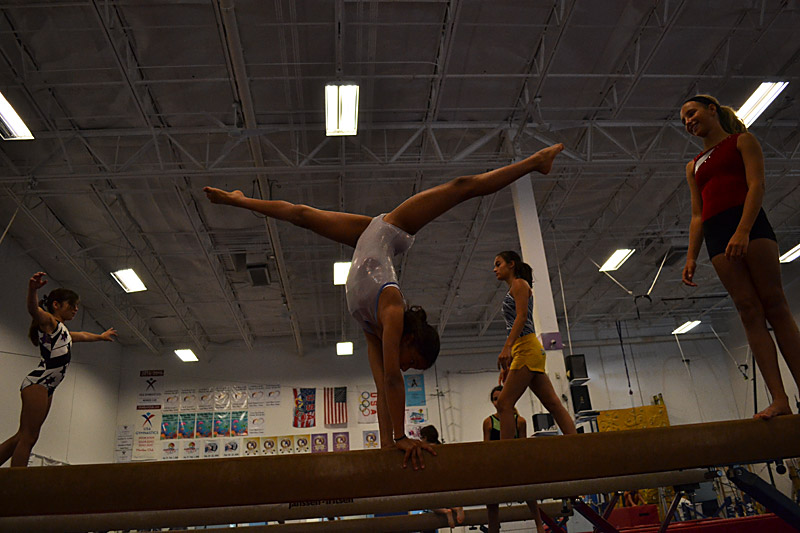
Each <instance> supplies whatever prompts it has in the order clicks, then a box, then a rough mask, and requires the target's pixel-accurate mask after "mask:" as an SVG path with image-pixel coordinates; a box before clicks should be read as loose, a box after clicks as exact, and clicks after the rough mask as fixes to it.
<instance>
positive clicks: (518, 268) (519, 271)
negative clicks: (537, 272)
mask: <svg viewBox="0 0 800 533" xmlns="http://www.w3.org/2000/svg"><path fill="white" fill-rule="evenodd" d="M497 255H498V256H500V257H502V258H503V261H505V262H506V263H512V262H513V263H514V277H517V278H520V279H524V280H525V281H527V282H528V285H530V286H531V287H533V269H532V268H531V266H530V265H529V264H528V263H525V262H523V261H522V258H521V257H520V256H519V254H518V253H517V252H514V251H511V250H507V251H505V252H500V253H499V254H497Z"/></svg>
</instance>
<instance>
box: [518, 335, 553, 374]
mask: <svg viewBox="0 0 800 533" xmlns="http://www.w3.org/2000/svg"><path fill="white" fill-rule="evenodd" d="M511 356H512V357H513V359H512V360H511V367H510V369H511V370H517V369H519V368H522V367H527V368H528V370H530V371H532V372H542V373H544V364H545V359H546V358H547V355H546V353H545V351H544V348H543V347H542V343H541V342H539V339H537V338H536V334H535V333H529V334H527V335H525V336H524V337H520V338H518V339H517V340H516V341H515V342H514V346H512V347H511Z"/></svg>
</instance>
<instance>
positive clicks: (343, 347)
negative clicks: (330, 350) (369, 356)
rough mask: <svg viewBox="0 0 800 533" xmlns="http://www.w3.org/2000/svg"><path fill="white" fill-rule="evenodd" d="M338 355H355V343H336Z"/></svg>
mask: <svg viewBox="0 0 800 533" xmlns="http://www.w3.org/2000/svg"><path fill="white" fill-rule="evenodd" d="M336 355H353V343H352V342H337V343H336Z"/></svg>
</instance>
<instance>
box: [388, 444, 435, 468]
mask: <svg viewBox="0 0 800 533" xmlns="http://www.w3.org/2000/svg"><path fill="white" fill-rule="evenodd" d="M394 445H395V446H397V447H398V448H399V449H400V450H401V451H404V452H405V453H406V455H405V457H404V458H403V468H406V467H407V466H408V459H409V458H411V464H412V466H413V467H414V470H419V469H420V468H425V462H424V461H423V460H422V451H423V450H425V451H427V452H428V453H430V454H431V455H436V451H435V450H434V449H433V446H431V445H430V444H428V443H427V442H425V441H421V440H417V439H412V438H411V437H404V438H402V439H400V440H398V441H396V442H395V443H394Z"/></svg>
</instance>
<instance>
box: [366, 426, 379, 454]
mask: <svg viewBox="0 0 800 533" xmlns="http://www.w3.org/2000/svg"><path fill="white" fill-rule="evenodd" d="M363 435H364V449H365V450H368V449H370V448H380V445H381V438H380V435H379V434H378V430H377V429H368V430H366V431H364V433H363Z"/></svg>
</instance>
